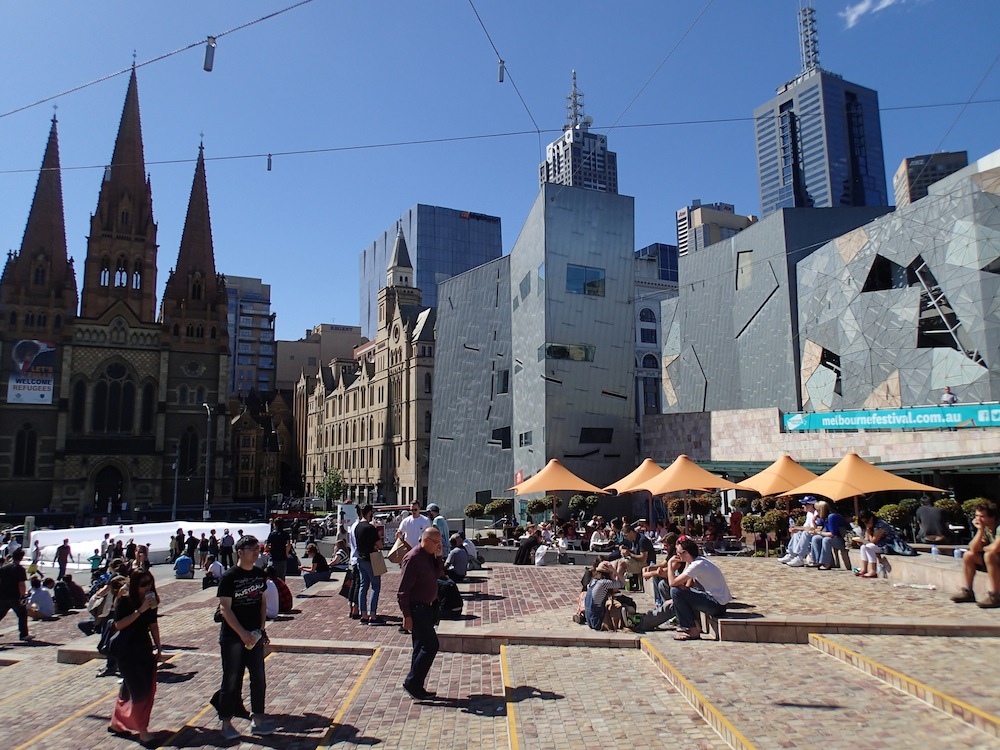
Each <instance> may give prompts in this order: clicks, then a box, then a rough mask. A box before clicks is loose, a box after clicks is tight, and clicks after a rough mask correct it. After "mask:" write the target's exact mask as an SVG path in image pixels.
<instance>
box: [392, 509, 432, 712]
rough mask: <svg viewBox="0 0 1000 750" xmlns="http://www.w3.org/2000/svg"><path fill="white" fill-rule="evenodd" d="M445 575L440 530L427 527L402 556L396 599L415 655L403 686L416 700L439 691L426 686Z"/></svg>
mask: <svg viewBox="0 0 1000 750" xmlns="http://www.w3.org/2000/svg"><path fill="white" fill-rule="evenodd" d="M443 575H444V561H443V559H442V556H441V532H440V531H438V530H437V528H435V527H433V526H432V527H429V528H427V529H424V531H423V533H422V534H421V535H420V544H419V545H418V546H416V547H414V548H413V549H411V550H410V551H409V552H407V553H406V556H405V557H404V558H403V568H402V574H401V575H400V578H399V591H398V593H397V594H396V599H397V601H398V602H399V609H400V611H401V612H402V613H403V627H404V628H405V629H406V630H409V631H410V633H411V640H412V642H413V656H412V658H411V660H410V673H409V674H408V675H406V679H405V680H403V690H405V691H406V692H407V693H409V694H410V695H411V696H412V697H413V698H416V699H417V700H426V699H427V698H433V697H434V696H435V695H436V693H433V692H431V691H429V690H427V689H426V687H425V685H426V682H427V673H428V672H430V670H431V665H433V664H434V657H435V656H437V652H438V637H437V633H436V632H435V631H434V627H435V626H436V625H437V622H438V602H437V595H438V579H439V578H441V577H442V576H443Z"/></svg>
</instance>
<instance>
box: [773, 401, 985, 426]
mask: <svg viewBox="0 0 1000 750" xmlns="http://www.w3.org/2000/svg"><path fill="white" fill-rule="evenodd" d="M958 427H1000V404H966V405H962V404H959V405H956V406H924V407H914V408H912V409H874V410H870V411H827V412H793V413H790V414H785V415H783V418H782V429H783V430H784V431H785V432H806V431H808V430H940V429H948V428H952V429H953V428H958Z"/></svg>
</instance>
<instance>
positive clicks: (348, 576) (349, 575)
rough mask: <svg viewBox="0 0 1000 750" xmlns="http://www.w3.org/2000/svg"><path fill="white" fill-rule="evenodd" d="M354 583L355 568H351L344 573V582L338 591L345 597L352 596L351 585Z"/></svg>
mask: <svg viewBox="0 0 1000 750" xmlns="http://www.w3.org/2000/svg"><path fill="white" fill-rule="evenodd" d="M353 585H354V568H350V569H348V570H347V572H346V573H345V574H344V582H343V583H342V584H341V585H340V591H339V592H338V593H339V594H340V595H341V596H342V597H344V598H345V599H350V598H351V586H353Z"/></svg>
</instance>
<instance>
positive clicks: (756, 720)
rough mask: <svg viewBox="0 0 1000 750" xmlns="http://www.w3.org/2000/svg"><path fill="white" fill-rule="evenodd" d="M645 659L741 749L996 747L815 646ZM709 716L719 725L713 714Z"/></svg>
mask: <svg viewBox="0 0 1000 750" xmlns="http://www.w3.org/2000/svg"><path fill="white" fill-rule="evenodd" d="M657 649H658V650H659V652H660V653H659V655H657V654H655V653H654V651H655V650H657ZM644 651H645V652H646V653H647V655H650V656H651V657H652V658H653V659H654V663H655V664H656V666H657V667H658V668H659V669H660V670H661V671H662V672H663V673H664V674H665V675H666V676H667V680H668V681H669V682H670V683H671V684H672V685H674V686H675V687H676V688H678V689H681V690H683V691H685V692H686V693H691V692H696V693H697V694H698V695H700V696H701V699H699V698H698V697H697V696H695V697H693V698H692V697H691V696H689V700H692V701H693V703H694V705H699V703H700V701H701V700H703V701H704V702H705V703H707V704H708V705H709V706H711V707H714V709H715V710H716V711H717V712H718V713H719V714H720V715H721V718H722V719H724V720H725V722H728V724H729V725H731V726H732V727H733V729H734V730H736V732H738V733H739V735H740V736H741V737H742V738H743V740H740V738H739V737H736V739H737V740H739V741H737V742H733V741H732V740H730V742H731V744H732V745H733V747H757V748H762V749H763V748H787V749H789V750H794V749H795V748H809V749H810V750H812V749H813V748H819V747H821V748H824V750H835V749H839V748H844V749H845V750H846V749H847V748H859V747H882V746H883V745H886V744H887V743H891V745H892V747H893V748H894V750H907V749H912V750H927V747H928V740H929V739H930V738H947V743H946V744H947V747H949V748H970V749H971V748H977V749H978V748H984V747H989V746H990V743H991V742H993V738H991V737H990V736H989V735H987V734H986V733H984V732H983V731H981V730H979V729H977V728H975V727H973V726H970V725H969V724H966V723H963V722H961V721H958V720H957V719H955V718H952V717H949V716H945V715H944V714H941V713H938V712H936V711H928V710H927V706H926V705H925V704H924V703H923V702H921V701H919V700H917V699H916V698H914V697H912V696H910V695H907V694H905V693H903V692H900V691H898V690H896V689H895V688H893V687H891V686H890V685H888V684H886V683H884V682H881V681H879V680H876V679H874V678H872V677H871V676H869V675H867V674H863V673H861V672H860V671H858V670H856V669H852V668H850V667H848V666H847V665H846V664H844V663H842V662H838V661H836V660H834V659H828V658H824V657H823V656H822V655H819V654H817V653H816V651H815V649H813V648H810V647H809V646H799V645H785V644H750V643H744V644H725V643H716V642H712V641H695V642H688V643H674V642H673V641H670V642H657V645H656V649H654V648H653V647H652V646H651V644H650V642H649V641H646V642H645V643H644ZM702 715H703V716H705V717H706V719H707V720H709V721H710V722H711V721H712V718H711V717H712V715H713V711H711V710H703V711H702ZM716 723H718V719H717V720H716ZM713 725H715V724H713ZM717 728H718V727H717ZM890 738H891V739H890Z"/></svg>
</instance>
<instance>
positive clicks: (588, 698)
mask: <svg viewBox="0 0 1000 750" xmlns="http://www.w3.org/2000/svg"><path fill="white" fill-rule="evenodd" d="M507 655H508V660H509V663H510V682H511V686H512V688H513V690H512V695H513V701H514V712H515V715H516V717H517V729H518V735H519V741H520V746H521V747H523V748H539V747H546V748H552V749H553V750H576V749H577V748H582V747H586V748H590V747H595V748H614V747H637V748H639V747H641V748H650V749H651V750H655V749H656V748H664V750H667V749H670V750H673V749H674V748H685V749H686V748H695V749H696V750H715V748H719V749H721V748H726V747H728V745H727V744H726V743H725V742H723V741H722V739H721V738H720V737H719V736H718V735H717V734H715V732H713V731H712V730H711V729H710V728H709V727H708V725H707V724H705V722H704V721H703V720H702V718H701V717H700V716H698V714H697V713H696V712H695V711H694V709H693V708H692V707H691V704H690V703H688V702H687V701H686V700H685V699H684V698H683V697H682V696H681V695H680V694H679V693H678V692H677V691H676V690H674V689H673V688H672V687H671V686H670V684H669V683H667V682H666V681H665V680H664V679H663V677H662V676H661V675H660V673H659V672H658V671H657V670H656V668H655V667H654V666H653V664H652V663H651V662H650V661H649V660H648V659H646V658H645V657H644V656H643V655H642V654H641V653H640V652H638V651H621V650H618V649H615V650H608V651H595V650H593V649H582V648H546V647H542V646H511V647H509V648H508V649H507Z"/></svg>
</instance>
